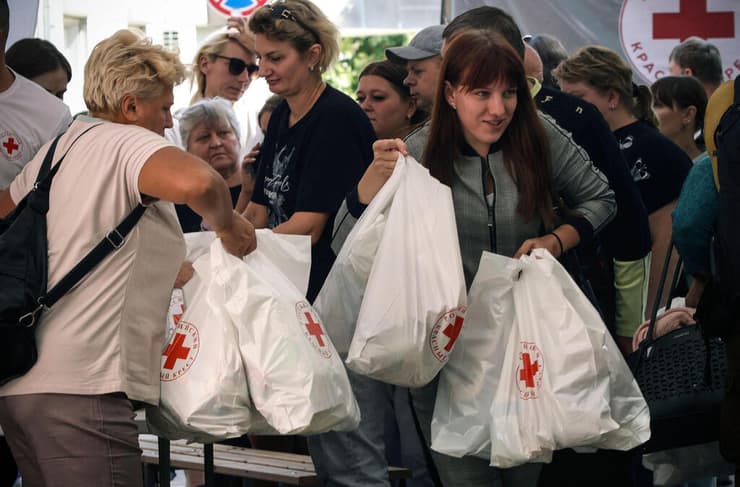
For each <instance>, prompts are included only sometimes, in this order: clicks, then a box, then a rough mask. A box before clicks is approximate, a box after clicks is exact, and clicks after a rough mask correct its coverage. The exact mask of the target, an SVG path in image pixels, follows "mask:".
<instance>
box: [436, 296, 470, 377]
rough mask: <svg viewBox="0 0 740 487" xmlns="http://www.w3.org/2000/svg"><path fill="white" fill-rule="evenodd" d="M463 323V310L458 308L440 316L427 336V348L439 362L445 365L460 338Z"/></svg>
mask: <svg viewBox="0 0 740 487" xmlns="http://www.w3.org/2000/svg"><path fill="white" fill-rule="evenodd" d="M464 321H465V308H464V307H462V306H460V307H459V308H455V309H453V310H452V311H447V312H446V313H444V314H442V316H440V317H439V318H438V319H437V322H436V323H435V324H434V326H433V327H432V332H431V333H430V334H429V348H431V349H432V353H433V354H434V356H435V357H436V359H437V360H439V361H440V362H442V363H445V362H447V359H448V358H449V357H450V352H451V351H452V348H453V347H454V346H455V342H456V341H457V338H458V337H459V336H460V331H461V330H462V326H463V322H464Z"/></svg>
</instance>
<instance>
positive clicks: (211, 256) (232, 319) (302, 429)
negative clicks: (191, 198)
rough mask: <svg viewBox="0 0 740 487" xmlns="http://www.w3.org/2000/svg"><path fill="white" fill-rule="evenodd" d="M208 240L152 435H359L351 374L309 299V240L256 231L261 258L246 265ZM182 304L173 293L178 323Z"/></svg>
mask: <svg viewBox="0 0 740 487" xmlns="http://www.w3.org/2000/svg"><path fill="white" fill-rule="evenodd" d="M198 240H199V242H198V245H203V244H204V243H207V242H208V241H209V239H207V238H205V237H202V236H201V237H199V238H198ZM210 241H211V243H210V245H208V247H207V248H208V250H206V253H205V254H203V255H202V256H201V257H199V258H198V259H197V260H196V261H195V263H194V269H195V276H194V277H193V279H191V281H190V282H188V284H187V285H186V286H185V288H184V301H185V311H184V313H183V314H182V316H180V317H179V319H177V323H176V324H175V328H174V332H173V333H171V336H170V337H169V340H168V342H167V345H166V346H165V349H164V351H163V356H162V369H161V387H162V393H161V399H160V407H159V408H157V409H150V410H148V411H147V420H148V422H149V424H150V427H151V428H152V430H153V431H154V432H156V433H158V434H160V435H162V436H166V437H168V438H171V439H174V438H186V439H191V440H197V441H213V440H218V439H225V438H229V437H234V436H239V435H241V434H244V433H247V432H249V433H257V434H275V433H281V434H293V433H318V432H323V431H329V430H332V429H350V428H353V427H355V426H356V425H357V423H358V422H359V409H358V407H357V404H356V402H355V399H354V396H353V395H352V392H351V387H350V385H349V380H348V379H347V375H346V371H345V370H344V367H343V365H342V363H341V361H340V360H339V359H338V356H337V353H336V351H335V350H334V348H333V346H332V344H331V342H330V340H329V339H328V337H326V334H325V332H324V329H323V327H322V325H321V319H320V318H319V316H318V315H317V314H316V313H315V311H313V309H312V308H311V307H310V305H308V303H307V302H306V301H305V298H304V295H305V290H306V287H307V285H308V274H309V268H310V239H309V238H308V237H304V236H288V235H277V234H274V233H273V232H271V231H269V230H258V231H257V242H258V245H257V250H255V251H254V252H252V253H251V254H249V255H247V256H246V257H245V258H244V259H239V258H237V257H234V256H232V255H231V254H228V253H227V252H226V251H225V250H224V249H223V246H222V245H221V242H220V241H219V240H214V236H213V235H211V236H210ZM178 300H179V299H178V297H177V293H173V307H174V308H173V310H172V313H171V314H172V315H173V316H175V317H176V316H177V312H178V309H177V304H178ZM173 321H174V320H173Z"/></svg>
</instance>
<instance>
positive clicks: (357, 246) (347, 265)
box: [313, 159, 405, 358]
mask: <svg viewBox="0 0 740 487" xmlns="http://www.w3.org/2000/svg"><path fill="white" fill-rule="evenodd" d="M402 160H403V159H399V161H402ZM404 164H405V163H403V162H402V163H401V164H400V165H398V164H397V165H396V168H395V170H394V171H393V174H391V177H390V178H389V179H388V181H386V182H385V184H384V185H383V187H382V188H380V191H378V193H377V194H376V195H375V197H374V198H373V199H372V201H371V202H370V204H369V205H368V206H367V208H365V211H364V212H363V213H362V215H361V216H360V218H359V220H357V223H356V224H355V226H354V227H353V228H352V230H351V231H350V233H349V235H347V238H346V239H345V241H344V244H343V245H342V248H341V249H340V250H339V253H338V254H337V258H336V259H335V260H334V264H333V265H332V267H331V270H330V271H329V274H328V275H327V277H326V280H324V284H323V286H322V287H321V290H320V291H319V294H318V295H317V296H316V299H315V300H314V303H313V306H314V308H315V309H316V311H317V312H318V313H319V314H320V315H321V316H322V317H323V318H324V321H325V323H326V331H327V332H328V333H329V336H330V337H331V341H332V343H334V346H335V347H336V349H337V351H338V352H339V354H340V355H341V356H342V357H345V358H346V357H347V352H348V351H349V346H350V343H351V342H352V336H353V335H354V333H355V324H356V323H357V316H358V315H359V313H360V306H361V304H362V298H363V296H364V295H365V286H366V285H367V279H368V277H370V270H371V269H372V265H373V260H374V258H375V253H376V252H377V250H378V245H380V239H381V237H382V235H383V230H384V229H385V221H386V214H387V212H388V210H389V209H390V205H391V203H392V202H393V196H394V195H395V194H396V190H397V189H398V185H399V184H400V182H401V179H402V177H403V175H404V174H405V169H404V168H403V167H402V166H404Z"/></svg>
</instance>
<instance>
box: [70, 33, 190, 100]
mask: <svg viewBox="0 0 740 487" xmlns="http://www.w3.org/2000/svg"><path fill="white" fill-rule="evenodd" d="M183 79H185V66H183V65H182V63H181V62H180V59H179V58H178V55H177V53H175V52H172V51H168V50H167V49H165V48H164V47H162V46H159V45H154V44H152V42H151V40H149V39H148V38H146V37H144V36H143V35H142V34H141V33H139V32H134V31H132V30H126V29H124V30H119V31H118V32H116V33H115V34H113V35H112V36H110V37H109V38H107V39H104V40H102V41H100V42H99V43H98V45H96V46H95V47H94V48H93V50H92V53H90V57H89V58H88V60H87V63H86V64H85V83H84V87H83V89H82V92H83V97H84V99H85V105H87V108H88V110H90V112H93V113H95V112H98V113H104V114H108V115H115V114H118V113H119V112H120V109H121V101H122V100H123V97H124V96H125V95H127V94H133V95H136V96H137V97H139V98H142V99H151V98H154V97H157V96H160V95H161V94H162V93H163V92H164V90H165V89H169V88H170V87H172V86H174V85H176V84H178V83H181V82H182V81H183Z"/></svg>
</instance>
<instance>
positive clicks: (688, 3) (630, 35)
mask: <svg viewBox="0 0 740 487" xmlns="http://www.w3.org/2000/svg"><path fill="white" fill-rule="evenodd" d="M738 22H740V9H738V8H737V0H712V1H711V2H709V1H707V0H674V1H671V2H657V1H646V0H623V2H622V8H621V11H620V13H619V40H620V43H621V45H622V51H623V53H624V55H625V57H626V58H627V59H628V60H629V62H630V64H631V65H632V68H633V69H634V70H635V72H636V73H638V74H639V75H640V77H642V78H643V80H644V83H645V84H651V83H652V82H653V81H655V80H656V79H658V78H661V77H663V76H666V75H668V74H670V69H669V65H668V58H669V57H670V54H671V51H672V50H673V48H674V47H675V46H676V45H678V43H680V42H681V41H683V40H685V39H687V38H688V37H691V36H697V37H701V38H703V39H706V40H708V41H709V42H711V43H712V44H714V45H715V46H717V48H718V49H719V51H720V52H721V53H722V63H723V66H722V71H723V72H724V75H725V78H726V79H734V78H735V76H737V75H738V73H740V39H739V38H738V37H739V35H738V34H739V33H738V29H737V25H738Z"/></svg>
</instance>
